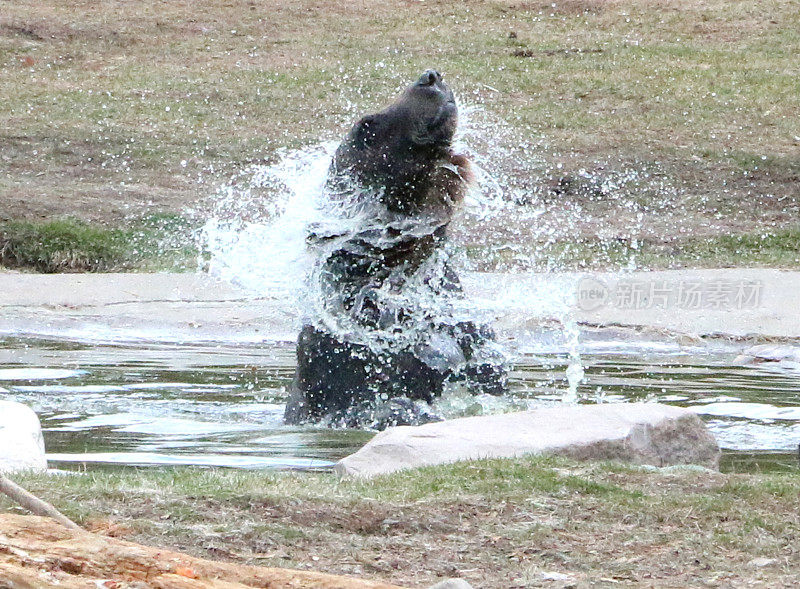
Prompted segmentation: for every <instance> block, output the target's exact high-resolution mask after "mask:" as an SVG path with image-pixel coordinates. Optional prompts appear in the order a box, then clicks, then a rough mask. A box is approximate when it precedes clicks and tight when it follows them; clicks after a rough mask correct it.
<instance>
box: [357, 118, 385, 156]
mask: <svg viewBox="0 0 800 589" xmlns="http://www.w3.org/2000/svg"><path fill="white" fill-rule="evenodd" d="M380 127H381V124H380V115H367V116H365V117H364V118H363V119H361V120H360V121H358V123H356V126H355V127H354V128H353V143H354V146H355V147H356V148H358V149H365V148H367V147H370V146H371V145H374V144H375V142H376V141H377V139H378V130H379V129H380Z"/></svg>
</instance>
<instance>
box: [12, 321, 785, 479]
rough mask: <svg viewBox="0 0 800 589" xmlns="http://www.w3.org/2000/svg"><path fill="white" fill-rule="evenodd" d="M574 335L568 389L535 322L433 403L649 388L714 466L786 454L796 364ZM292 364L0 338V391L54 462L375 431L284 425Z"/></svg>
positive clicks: (552, 400) (345, 442)
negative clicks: (698, 422)
mask: <svg viewBox="0 0 800 589" xmlns="http://www.w3.org/2000/svg"><path fill="white" fill-rule="evenodd" d="M612 335H613V334H612ZM581 339H582V342H581V344H580V350H579V351H580V363H581V367H582V370H583V375H582V378H581V379H580V381H579V384H578V385H577V391H575V392H576V393H577V395H576V396H572V397H569V398H568V390H569V384H570V383H569V382H568V379H567V374H568V373H569V370H568V366H569V365H570V363H573V362H574V360H575V353H574V350H572V353H571V354H568V353H567V352H566V351H565V349H564V348H563V346H561V345H558V344H557V342H552V341H549V340H548V338H547V337H546V335H545V336H542V334H539V336H537V337H533V338H531V339H530V340H529V341H528V342H526V343H524V345H523V344H519V345H518V346H517V348H516V350H515V353H514V355H513V358H512V366H513V370H512V373H511V391H510V393H509V394H508V395H507V396H505V397H502V398H492V397H479V398H474V397H463V396H457V395H455V394H451V395H448V396H447V397H446V398H444V399H442V400H441V401H440V402H439V406H438V407H437V409H438V410H439V411H440V412H441V413H443V414H444V415H446V416H447V417H457V416H463V415H473V414H477V413H491V412H500V411H510V410H520V409H524V408H528V407H537V406H546V405H552V404H556V403H562V402H565V399H567V398H568V400H571V401H577V402H581V403H596V402H604V403H620V402H628V401H634V400H635V401H641V400H651V401H659V402H663V403H669V404H675V405H681V406H686V407H691V408H692V409H693V410H694V411H696V412H697V413H698V414H699V415H700V416H701V417H702V418H703V419H704V420H705V421H706V423H707V424H708V426H709V427H710V429H711V431H712V432H713V433H714V434H715V436H716V437H717V439H718V440H719V443H720V445H721V446H722V448H723V450H724V456H723V463H722V467H723V470H735V471H738V470H754V469H765V470H766V469H776V468H779V469H789V468H796V467H797V455H796V453H797V444H798V440H800V372H798V371H796V370H793V369H791V368H788V369H782V368H780V367H769V366H766V365H763V364H762V365H758V366H739V365H736V364H735V363H734V359H735V358H736V356H737V354H738V351H739V350H738V349H737V348H736V346H734V345H728V344H724V345H723V344H719V345H712V344H702V345H692V346H689V347H687V346H681V345H679V344H677V343H673V342H656V341H653V342H648V341H629V342H624V341H620V340H619V339H615V338H614V337H608V336H607V335H605V336H603V335H598V334H594V335H593V334H584V335H583V336H582V338H581ZM765 366H766V367H765ZM293 373H294V347H293V345H292V344H290V343H263V344H257V345H256V344H252V343H236V342H230V341H228V342H204V343H192V344H186V343H176V342H167V341H135V342H116V343H114V342H106V343H103V342H96V341H95V342H81V341H65V340H52V339H41V338H25V337H10V338H6V339H3V340H0V395H2V398H4V399H8V400H16V401H20V402H23V403H25V404H27V405H29V406H31V407H32V408H33V409H34V410H35V411H36V412H37V413H38V415H39V416H40V418H41V421H42V427H43V430H44V436H45V445H46V448H47V453H48V459H49V461H50V465H51V467H55V468H62V469H96V468H107V467H108V466H109V465H112V466H117V467H119V466H132V465H136V466H157V465H162V466H163V465H193V466H219V467H239V468H280V469H287V468H291V469H306V468H323V469H324V468H329V467H330V466H331V465H332V464H333V462H335V461H336V460H338V459H339V458H342V457H344V456H345V455H347V454H349V453H351V452H353V451H355V450H356V449H357V448H358V447H360V446H361V445H362V444H363V443H364V442H366V441H367V440H368V439H369V438H370V437H371V436H372V435H373V432H369V431H353V430H342V429H327V428H323V427H312V426H307V427H288V426H284V425H283V423H282V415H283V404H284V402H285V398H286V389H287V387H288V386H289V384H290V382H291V379H292V375H293Z"/></svg>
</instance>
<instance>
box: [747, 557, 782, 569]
mask: <svg viewBox="0 0 800 589" xmlns="http://www.w3.org/2000/svg"><path fill="white" fill-rule="evenodd" d="M776 564H778V559H777V558H765V557H763V556H762V557H760V558H754V559H753V560H751V561H750V562H748V563H747V566H749V567H753V568H757V569H761V568H764V567H771V566H772V565H776Z"/></svg>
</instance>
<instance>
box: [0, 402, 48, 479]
mask: <svg viewBox="0 0 800 589" xmlns="http://www.w3.org/2000/svg"><path fill="white" fill-rule="evenodd" d="M0 449H2V451H0V472H14V471H18V470H47V460H46V459H45V457H44V438H42V426H41V424H40V423H39V418H38V417H37V416H36V413H34V412H33V410H32V409H31V408H30V407H28V406H27V405H23V404H22V403H17V402H16V401H0Z"/></svg>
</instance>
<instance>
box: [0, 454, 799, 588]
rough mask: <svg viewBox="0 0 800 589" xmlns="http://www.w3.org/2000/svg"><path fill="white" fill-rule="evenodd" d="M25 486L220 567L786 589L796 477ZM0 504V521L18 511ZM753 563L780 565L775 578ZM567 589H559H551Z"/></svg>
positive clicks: (273, 478) (81, 516)
mask: <svg viewBox="0 0 800 589" xmlns="http://www.w3.org/2000/svg"><path fill="white" fill-rule="evenodd" d="M17 478H18V480H19V482H20V483H22V484H24V485H25V486H26V487H28V488H29V489H31V490H32V491H34V492H35V493H37V494H38V495H39V496H41V497H43V498H46V499H48V500H50V501H51V502H53V503H54V504H55V505H57V506H58V507H59V508H60V509H62V510H63V511H64V512H65V513H67V514H68V515H69V516H71V517H73V518H76V519H77V520H79V521H80V522H81V523H82V524H84V525H85V526H87V527H89V528H90V529H95V530H97V531H99V532H101V533H111V534H113V535H117V536H122V537H124V538H127V539H130V540H134V541H137V542H143V543H146V544H152V545H160V546H167V547H171V548H176V549H179V550H183V551H188V552H190V553H193V554H196V555H200V556H204V557H207V558H213V559H223V560H234V561H237V562H244V563H250V564H260V565H265V566H288V567H296V568H314V569H317V570H323V571H328V572H333V573H340V574H357V575H363V576H367V577H370V578H376V579H384V580H387V581H392V582H395V583H399V584H407V585H409V586H427V585H428V584H431V583H432V582H434V581H435V580H436V579H439V578H442V577H448V576H462V577H464V578H466V579H467V580H469V581H470V582H471V583H473V584H474V585H475V586H476V587H485V588H489V587H498V588H499V587H502V588H504V589H505V588H509V587H537V586H553V582H552V581H546V580H545V578H544V576H543V573H546V572H559V573H562V574H566V575H569V580H568V581H566V582H565V584H567V585H569V584H572V585H573V586H579V587H583V586H587V587H588V586H593V585H601V586H606V585H610V584H614V585H616V584H621V585H622V586H641V585H642V584H646V585H647V586H653V587H675V586H699V585H703V586H711V587H731V586H745V585H750V584H764V585H765V586H773V587H774V586H790V585H791V584H792V583H793V582H794V579H795V576H794V575H795V571H796V567H797V565H798V564H800V552H798V549H797V546H796V544H797V542H796V540H797V530H798V529H800V528H799V527H798V526H800V519H798V517H799V516H798V513H800V476H798V471H797V470H796V469H795V470H793V471H792V472H783V473H772V474H720V473H713V472H711V471H705V470H702V469H690V468H678V469H662V470H658V471H652V470H647V469H642V468H637V467H629V466H625V465H620V464H612V463H608V464H591V465H587V464H582V463H575V462H571V461H569V460H565V459H560V458H552V457H548V458H543V457H531V458H522V459H515V460H484V461H475V462H465V463H458V464H454V465H448V466H439V467H429V468H425V469H421V470H418V471H409V472H406V473H398V474H394V475H389V476H383V477H379V478H377V479H374V480H370V481H361V480H347V479H345V480H339V479H337V478H335V477H334V476H333V475H332V474H329V473H265V472H248V471H235V470H200V469H147V470H134V469H127V470H124V471H118V472H113V473H85V474H82V475H79V476H78V475H73V476H64V475H24V476H18V477H17ZM9 508H11V506H10V505H9V504H8V503H7V502H3V501H0V509H9ZM755 558H767V559H775V560H774V561H770V564H768V565H767V566H762V567H756V566H754V565H752V564H749V563H750V562H751V561H752V560H753V559H755ZM556 586H558V585H556Z"/></svg>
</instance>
